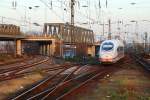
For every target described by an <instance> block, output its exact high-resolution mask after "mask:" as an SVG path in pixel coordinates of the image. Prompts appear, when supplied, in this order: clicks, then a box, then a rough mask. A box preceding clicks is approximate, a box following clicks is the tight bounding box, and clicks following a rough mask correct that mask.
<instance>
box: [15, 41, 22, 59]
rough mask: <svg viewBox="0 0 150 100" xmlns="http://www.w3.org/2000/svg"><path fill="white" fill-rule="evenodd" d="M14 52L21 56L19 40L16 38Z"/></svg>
mask: <svg viewBox="0 0 150 100" xmlns="http://www.w3.org/2000/svg"><path fill="white" fill-rule="evenodd" d="M16 54H17V55H19V56H21V55H22V53H21V40H16Z"/></svg>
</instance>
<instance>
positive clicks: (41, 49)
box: [40, 45, 43, 55]
mask: <svg viewBox="0 0 150 100" xmlns="http://www.w3.org/2000/svg"><path fill="white" fill-rule="evenodd" d="M42 53H43V45H40V55H42Z"/></svg>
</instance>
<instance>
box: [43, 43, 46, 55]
mask: <svg viewBox="0 0 150 100" xmlns="http://www.w3.org/2000/svg"><path fill="white" fill-rule="evenodd" d="M43 55H46V45H43Z"/></svg>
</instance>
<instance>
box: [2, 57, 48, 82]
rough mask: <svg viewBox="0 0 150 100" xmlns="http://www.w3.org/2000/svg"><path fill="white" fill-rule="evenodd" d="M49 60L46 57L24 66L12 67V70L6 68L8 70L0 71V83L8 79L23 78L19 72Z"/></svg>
mask: <svg viewBox="0 0 150 100" xmlns="http://www.w3.org/2000/svg"><path fill="white" fill-rule="evenodd" d="M48 60H49V58H48V57H46V58H45V59H39V60H37V61H34V62H31V63H27V64H24V65H20V66H18V65H16V66H15V67H14V66H13V67H12V68H11V67H10V68H8V69H1V70H0V81H5V80H10V79H14V78H17V77H20V76H23V74H22V73H21V74H19V72H20V71H22V70H25V69H28V68H31V67H33V66H36V65H39V64H42V63H45V62H47V61H48ZM24 74H25V73H24Z"/></svg>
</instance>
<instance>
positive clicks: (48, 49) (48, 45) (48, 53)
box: [47, 44, 50, 56]
mask: <svg viewBox="0 0 150 100" xmlns="http://www.w3.org/2000/svg"><path fill="white" fill-rule="evenodd" d="M49 47H50V44H47V56H50V52H49V51H50V48H49Z"/></svg>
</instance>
